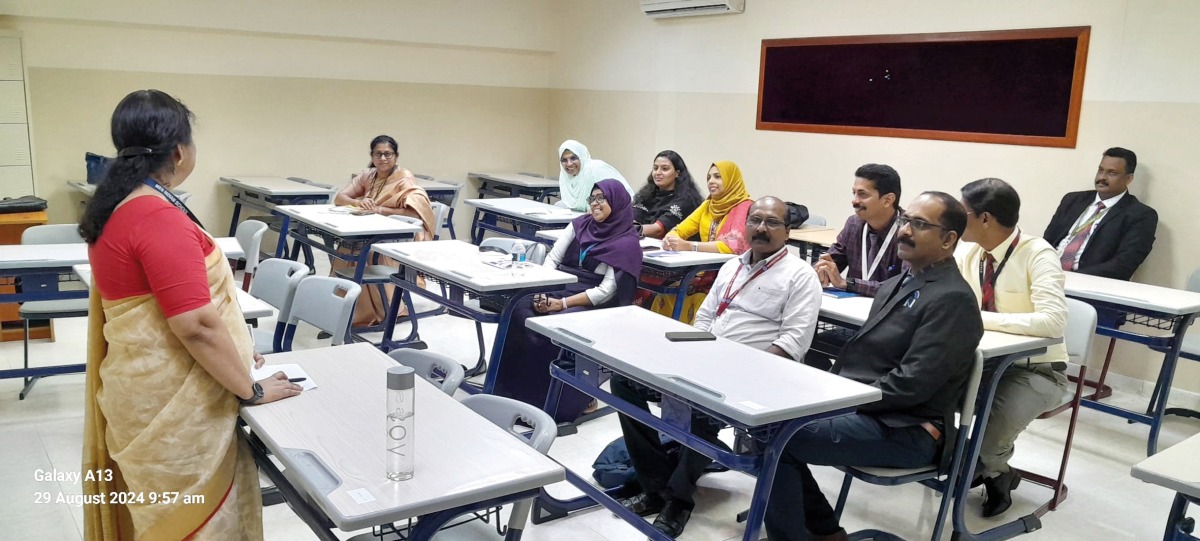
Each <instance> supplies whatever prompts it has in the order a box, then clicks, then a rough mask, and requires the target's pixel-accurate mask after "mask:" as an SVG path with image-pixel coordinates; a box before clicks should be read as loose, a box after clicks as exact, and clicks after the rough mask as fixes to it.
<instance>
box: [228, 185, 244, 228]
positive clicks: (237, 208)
mask: <svg viewBox="0 0 1200 541" xmlns="http://www.w3.org/2000/svg"><path fill="white" fill-rule="evenodd" d="M241 215H242V204H241V203H238V201H237V196H236V195H235V196H233V219H231V220H229V236H231V237H232V236H233V235H234V233H237V224H238V218H239V217H241Z"/></svg>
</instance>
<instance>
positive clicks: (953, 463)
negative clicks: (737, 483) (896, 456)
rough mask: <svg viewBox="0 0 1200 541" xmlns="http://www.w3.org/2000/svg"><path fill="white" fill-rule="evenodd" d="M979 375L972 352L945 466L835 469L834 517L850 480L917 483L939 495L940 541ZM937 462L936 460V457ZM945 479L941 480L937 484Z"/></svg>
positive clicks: (880, 535) (869, 535)
mask: <svg viewBox="0 0 1200 541" xmlns="http://www.w3.org/2000/svg"><path fill="white" fill-rule="evenodd" d="M982 375H983V355H982V354H981V353H979V352H978V351H976V352H975V361H974V364H973V365H972V366H971V375H970V376H969V377H968V379H967V387H966V389H965V390H964V392H963V400H962V404H961V406H960V407H959V411H958V413H959V417H958V419H959V420H958V426H957V428H956V432H955V437H954V441H953V442H951V441H949V440H947V441H946V442H945V443H944V444H943V445H950V444H951V443H953V445H954V451H953V454H952V455H951V459H950V461H949V464H943V463H942V462H943V461H941V460H940V459H939V461H938V463H934V464H930V465H928V466H924V467H920V468H906V469H901V468H854V467H848V466H838V467H837V468H838V469H839V470H842V471H843V472H845V473H846V476H845V478H844V479H843V481H842V490H841V492H840V493H838V501H837V507H836V509H835V513H837V516H838V518H841V516H842V510H843V509H845V507H846V498H847V496H848V495H849V494H850V483H851V482H853V481H854V479H860V480H862V481H866V482H868V483H871V484H873V485H884V486H896V485H905V484H908V483H921V484H923V485H925V486H928V487H930V488H933V489H935V490H938V491H939V492H941V495H942V501H941V504H940V505H939V507H938V516H937V522H935V523H934V527H933V536H932V537H931V539H933V540H934V541H938V540H940V539H941V538H942V530H943V529H944V528H945V524H946V514H947V512H949V510H950V502H951V501H952V500H953V499H954V498H953V495H952V494H949V492H951V491H953V490H954V485H955V481H956V480H957V479H958V476H959V475H962V473H961V472H962V471H963V470H964V468H963V461H964V459H965V458H966V456H965V455H966V448H967V440H968V439H969V437H970V433H971V424H972V421H973V419H974V417H975V406H976V404H975V400H976V398H977V397H978V395H979V382H980V378H981V377H982ZM939 458H940V457H939ZM942 476H945V477H946V479H945V480H939V478H941V477H942ZM889 535H891V534H888V533H887V532H883V531H879V530H863V531H860V532H855V533H853V534H851V538H853V539H886V538H889V537H888V536H889Z"/></svg>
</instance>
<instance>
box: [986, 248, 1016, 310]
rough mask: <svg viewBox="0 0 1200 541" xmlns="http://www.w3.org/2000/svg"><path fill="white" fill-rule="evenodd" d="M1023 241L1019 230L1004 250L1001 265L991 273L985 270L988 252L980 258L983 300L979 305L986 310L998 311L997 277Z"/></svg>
mask: <svg viewBox="0 0 1200 541" xmlns="http://www.w3.org/2000/svg"><path fill="white" fill-rule="evenodd" d="M1018 242H1021V232H1020V231H1018V232H1017V237H1016V238H1014V239H1013V241H1012V244H1009V245H1008V250H1006V251H1005V252H1004V259H1003V260H1001V261H1000V265H999V266H997V267H996V269H995V271H993V272H992V273H991V274H990V275H989V274H987V273H985V272H984V270H985V269H984V262H985V260H986V259H987V253H986V252H985V253H984V256H983V258H981V259H980V260H979V291H980V293H982V294H983V300H982V301H980V303H979V307H980V309H982V310H983V311H985V312H995V311H996V279H997V278H999V277H1000V271H1003V270H1004V266H1005V265H1007V264H1008V258H1010V257H1012V253H1013V250H1016V249H1017V243H1018Z"/></svg>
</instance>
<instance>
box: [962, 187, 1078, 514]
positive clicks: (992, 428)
mask: <svg viewBox="0 0 1200 541" xmlns="http://www.w3.org/2000/svg"><path fill="white" fill-rule="evenodd" d="M962 204H963V206H964V207H966V209H967V229H966V231H965V232H964V233H963V240H964V241H967V242H964V243H962V244H959V246H958V250H956V251H955V254H954V255H955V259H956V260H957V262H958V266H959V271H960V272H962V275H963V278H965V279H966V281H967V283H968V284H969V285H970V286H971V289H972V290H974V292H975V296H976V297H978V298H979V303H980V308H981V309H982V314H981V315H982V317H983V328H984V329H985V330H989V331H1001V332H1007V333H1012V334H1022V335H1028V336H1041V337H1047V338H1060V337H1062V335H1063V332H1064V331H1065V330H1066V327H1067V300H1066V295H1065V293H1064V292H1063V284H1064V283H1065V281H1066V275H1065V274H1064V273H1063V269H1062V266H1061V263H1060V259H1059V254H1058V253H1057V252H1056V251H1055V250H1054V247H1053V246H1051V245H1050V244H1049V243H1048V242H1046V241H1045V240H1042V239H1040V238H1038V237H1036V236H1034V235H1031V234H1029V233H1028V232H1026V231H1022V230H1021V229H1020V228H1018V227H1017V219H1018V218H1019V214H1020V209H1021V199H1020V197H1019V196H1018V195H1017V191H1016V190H1015V189H1013V187H1012V186H1010V185H1009V184H1008V183H1006V182H1004V181H1003V180H1000V179H997V178H985V179H981V180H976V181H974V182H971V183H969V184H967V185H966V186H963V188H962ZM1066 367H1067V350H1066V348H1065V347H1064V346H1063V345H1062V344H1057V345H1054V346H1051V347H1049V348H1047V351H1046V353H1045V354H1044V355H1041V356H1038V357H1033V358H1030V359H1025V360H1019V361H1016V362H1015V363H1013V365H1012V366H1010V367H1009V368H1008V370H1007V371H1005V372H1004V375H1003V376H1001V378H1000V383H999V384H998V386H997V388H996V397H995V399H994V401H993V403H992V412H991V415H990V416H989V417H988V426H987V431H986V432H985V433H984V438H983V445H982V447H981V448H980V452H979V466H978V467H977V471H976V473H977V475H978V477H976V480H977V481H982V483H983V485H984V487H985V488H986V490H987V499H986V500H985V501H984V503H983V516H984V517H993V516H996V515H999V514H1001V513H1003V512H1004V511H1006V510H1008V508H1009V506H1011V505H1012V497H1011V494H1010V493H1011V492H1012V489H1014V488H1016V487H1017V483H1019V482H1020V481H1021V478H1020V475H1019V474H1018V472H1016V471H1014V470H1013V469H1012V468H1010V467H1009V465H1008V461H1009V459H1010V458H1012V455H1013V443H1014V442H1015V441H1016V439H1017V436H1018V435H1020V433H1021V431H1023V430H1025V427H1026V426H1028V425H1029V423H1030V422H1031V421H1033V420H1034V419H1036V418H1037V417H1038V416H1039V415H1041V414H1042V413H1045V412H1046V411H1048V410H1050V409H1051V408H1053V407H1055V406H1058V405H1059V404H1060V401H1061V400H1062V397H1063V393H1064V392H1065V391H1066V383H1067V379H1066V376H1064V374H1063V371H1064V370H1066Z"/></svg>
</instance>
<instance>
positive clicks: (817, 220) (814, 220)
mask: <svg viewBox="0 0 1200 541" xmlns="http://www.w3.org/2000/svg"><path fill="white" fill-rule="evenodd" d="M826 223H827V222H826V221H825V217H824V216H819V215H816V214H809V215H808V219H807V220H804V225H825V224H826Z"/></svg>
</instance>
